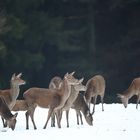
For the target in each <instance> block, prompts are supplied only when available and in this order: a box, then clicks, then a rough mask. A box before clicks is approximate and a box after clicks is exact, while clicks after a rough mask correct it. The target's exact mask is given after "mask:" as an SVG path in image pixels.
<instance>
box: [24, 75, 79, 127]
mask: <svg viewBox="0 0 140 140" xmlns="http://www.w3.org/2000/svg"><path fill="white" fill-rule="evenodd" d="M75 84H79V80H78V79H75V78H74V76H73V73H71V74H68V73H66V74H65V75H64V78H63V81H62V85H61V87H60V89H47V88H37V87H33V88H30V89H28V90H27V91H25V92H24V94H23V97H24V99H25V100H26V102H27V104H28V111H27V112H26V129H29V122H28V120H29V116H30V117H31V120H32V123H33V126H34V129H37V127H36V125H35V121H34V111H35V108H36V107H37V106H39V107H42V108H48V107H49V110H48V116H47V121H46V123H45V125H44V127H43V128H44V129H46V126H47V124H48V121H49V119H50V117H51V115H52V113H53V112H54V111H57V112H58V114H57V125H58V128H61V124H60V121H61V120H60V112H59V111H58V110H60V109H61V108H62V107H63V106H64V104H65V102H66V100H67V99H68V97H69V96H70V90H71V88H70V87H71V85H75Z"/></svg>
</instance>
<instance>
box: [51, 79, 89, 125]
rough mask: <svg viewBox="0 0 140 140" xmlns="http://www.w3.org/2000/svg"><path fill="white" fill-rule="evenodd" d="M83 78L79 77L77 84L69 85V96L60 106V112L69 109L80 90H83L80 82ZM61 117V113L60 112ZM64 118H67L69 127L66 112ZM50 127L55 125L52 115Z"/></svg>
mask: <svg viewBox="0 0 140 140" xmlns="http://www.w3.org/2000/svg"><path fill="white" fill-rule="evenodd" d="M83 80H84V79H83V78H81V79H80V80H79V84H77V85H71V94H70V96H69V98H68V99H67V101H66V103H65V105H64V106H63V108H62V112H63V111H66V112H67V111H69V110H70V108H71V106H72V104H73V102H74V101H75V100H76V98H77V96H78V94H79V92H80V91H85V90H86V87H85V86H84V85H83V84H82V82H83ZM61 117H62V114H61ZM66 118H67V127H69V122H68V114H67V113H66ZM51 126H52V127H54V126H55V116H53V117H52V125H51Z"/></svg>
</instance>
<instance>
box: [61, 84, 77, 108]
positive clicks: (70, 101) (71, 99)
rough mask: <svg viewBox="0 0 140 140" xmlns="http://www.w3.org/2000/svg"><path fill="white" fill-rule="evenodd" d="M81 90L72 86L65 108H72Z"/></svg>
mask: <svg viewBox="0 0 140 140" xmlns="http://www.w3.org/2000/svg"><path fill="white" fill-rule="evenodd" d="M78 93H79V91H77V90H75V88H74V86H71V92H70V96H69V97H68V99H67V101H66V103H65V105H64V107H63V110H68V109H70V108H71V106H72V104H73V102H74V101H75V100H76V98H77V96H78Z"/></svg>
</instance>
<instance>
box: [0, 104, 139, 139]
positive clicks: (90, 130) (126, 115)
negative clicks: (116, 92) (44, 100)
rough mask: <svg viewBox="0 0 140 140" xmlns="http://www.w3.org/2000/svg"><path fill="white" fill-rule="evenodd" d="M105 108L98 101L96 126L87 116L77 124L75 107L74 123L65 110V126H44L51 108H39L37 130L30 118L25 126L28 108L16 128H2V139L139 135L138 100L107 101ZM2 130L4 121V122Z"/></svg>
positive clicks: (129, 136)
mask: <svg viewBox="0 0 140 140" xmlns="http://www.w3.org/2000/svg"><path fill="white" fill-rule="evenodd" d="M104 108H105V111H104V112H102V111H101V104H99V105H96V111H95V114H94V116H93V119H94V122H93V126H89V125H88V124H87V123H86V122H85V119H84V117H83V121H84V125H77V123H76V114H75V111H74V110H71V111H70V116H69V118H70V120H69V122H70V127H69V128H67V127H66V121H65V113H63V118H62V123H61V126H62V128H61V129H58V128H57V127H55V128H52V127H50V123H49V124H48V126H47V128H46V129H45V130H44V129H43V126H44V124H45V122H46V118H47V111H48V110H47V109H42V108H37V109H36V111H35V122H36V125H37V128H38V129H37V130H34V129H33V125H32V123H31V121H30V129H29V130H26V129H25V112H22V111H20V112H19V114H18V117H17V124H16V128H15V130H14V131H12V130H11V129H8V131H7V132H0V139H4V140H9V139H11V138H12V139H14V140H15V139H19V140H25V139H32V140H39V139H40V140H42V139H47V140H56V139H58V140H65V139H76V138H78V139H80V140H85V139H86V140H88V138H89V139H93V140H103V139H107V140H118V139H119V140H124V139H126V140H132V139H134V140H135V139H139V134H140V130H139V127H140V107H139V109H138V110H137V109H136V105H135V104H129V105H128V108H126V109H125V108H124V107H123V105H122V104H104ZM0 129H1V130H2V122H0Z"/></svg>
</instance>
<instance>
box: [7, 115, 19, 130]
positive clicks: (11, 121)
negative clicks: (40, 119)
mask: <svg viewBox="0 0 140 140" xmlns="http://www.w3.org/2000/svg"><path fill="white" fill-rule="evenodd" d="M17 115H18V113H15V114H14V115H13V117H12V118H10V119H8V120H7V125H8V127H9V128H11V129H12V130H14V129H15V126H16V122H17V121H16V117H17Z"/></svg>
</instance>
